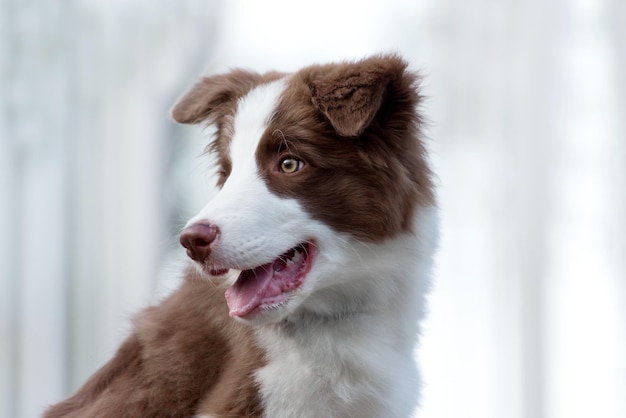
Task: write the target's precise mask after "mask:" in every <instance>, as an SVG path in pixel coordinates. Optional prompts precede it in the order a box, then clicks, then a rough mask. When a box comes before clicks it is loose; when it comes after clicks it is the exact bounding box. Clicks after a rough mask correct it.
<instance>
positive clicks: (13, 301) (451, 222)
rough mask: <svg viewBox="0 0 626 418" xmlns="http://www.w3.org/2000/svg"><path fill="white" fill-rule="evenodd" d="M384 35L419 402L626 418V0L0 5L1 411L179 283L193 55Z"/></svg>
mask: <svg viewBox="0 0 626 418" xmlns="http://www.w3.org/2000/svg"><path fill="white" fill-rule="evenodd" d="M381 51H397V52H400V53H401V54H403V55H404V56H405V57H406V58H407V59H408V60H409V61H410V62H411V65H412V67H413V68H415V69H418V70H420V71H421V72H422V74H424V75H425V81H424V83H423V92H424V94H425V95H426V96H428V98H427V100H426V101H425V103H424V106H423V108H424V111H425V113H426V114H427V116H428V118H429V120H430V124H429V126H428V128H427V130H426V134H427V136H428V138H427V140H428V144H429V147H430V149H431V150H432V158H433V164H434V166H435V168H436V171H437V173H438V176H439V184H440V186H439V190H440V205H441V210H442V241H441V251H440V253H439V255H438V257H437V270H436V277H435V281H436V285H435V288H434V291H433V293H432V295H431V297H430V315H429V318H428V321H427V322H426V324H425V330H424V333H423V339H422V344H421V347H420V350H419V351H418V352H417V353H416V355H417V356H418V358H419V361H420V363H421V367H422V370H423V373H424V380H425V382H424V390H423V396H422V406H421V415H419V416H420V417H421V418H458V417H464V418H503V417H506V418H579V417H580V418H582V417H585V418H588V417H599V418H624V417H626V135H625V128H626V126H625V125H626V122H625V121H626V77H625V74H626V2H624V1H622V0H529V1H521V0H518V1H514V0H509V1H491V0H422V1H409V0H384V1H383V0H377V1H367V2H357V1H328V0H318V1H316V2H294V1H278V0H271V1H270V0H265V1H263V2H255V1H217V0H215V1H206V0H205V1H200V0H150V1H148V0H135V1H131V0H109V1H97V0H61V1H45V0H0V416H1V417H18V418H21V417H35V416H38V415H39V414H40V413H41V411H42V409H43V408H44V407H45V406H46V405H48V404H50V403H52V402H55V401H58V400H60V399H61V398H63V397H65V396H67V395H68V394H69V393H71V392H72V391H74V390H76V388H77V387H78V386H79V385H80V384H81V383H82V382H83V381H84V380H85V379H86V378H87V377H88V376H89V375H90V374H91V373H92V372H94V371H95V370H96V369H97V368H98V367H99V366H101V365H102V364H103V363H104V362H105V361H106V360H107V359H108V358H109V357H110V356H111V354H112V353H113V351H114V350H115V348H116V347H117V345H118V344H119V343H120V341H121V340H122V339H123V338H124V336H125V335H126V334H127V332H128V330H129V328H130V319H131V318H132V315H133V313H135V312H136V311H137V310H138V309H140V308H141V307H142V306H145V305H146V304H149V303H152V302H155V301H157V300H159V298H161V297H163V295H165V294H167V292H168V291H170V289H172V288H173V287H174V286H176V283H177V281H178V279H179V277H178V273H177V267H176V266H177V265H178V264H180V263H181V262H182V261H181V260H183V259H184V255H183V252H182V251H181V249H180V248H179V245H178V243H177V234H178V231H179V230H180V228H181V227H182V225H183V224H184V222H185V221H186V219H187V218H188V217H189V216H191V215H192V214H194V213H195V212H196V211H197V210H198V209H199V208H200V207H201V206H202V205H203V204H204V202H205V200H206V199H207V198H208V197H209V195H210V193H211V187H212V186H211V184H212V180H211V174H212V172H211V168H210V164H209V161H208V160H207V158H206V157H202V156H201V154H202V150H203V148H204V147H205V145H206V143H207V141H208V138H207V135H208V133H207V132H203V131H202V130H201V128H199V127H181V126H176V125H175V124H173V123H172V122H171V121H170V120H169V119H168V110H169V108H170V107H171V105H172V104H173V103H174V102H175V100H176V98H177V97H178V96H179V95H180V94H181V93H182V92H183V91H184V90H185V89H186V88H187V87H188V86H189V85H190V84H191V83H192V82H193V81H194V80H195V78H196V77H197V76H198V75H199V74H201V73H202V72H207V73H215V72H219V71H224V70H226V69H228V68H231V67H244V68H249V69H254V70H258V71H264V70H269V69H279V70H283V71H289V70H295V69H297V68H299V67H301V66H303V65H307V64H310V63H314V62H325V61H331V60H337V59H346V58H350V59H352V58H361V57H363V56H365V55H367V54H370V53H376V52H381Z"/></svg>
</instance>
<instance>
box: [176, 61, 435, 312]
mask: <svg viewBox="0 0 626 418" xmlns="http://www.w3.org/2000/svg"><path fill="white" fill-rule="evenodd" d="M417 81H418V78H417V76H416V75H415V74H414V73H412V72H410V71H408V70H407V65H406V63H405V62H404V61H403V60H401V59H400V58H398V57H397V56H393V55H388V56H375V57H371V58H368V59H365V60H362V61H359V62H351V63H339V64H330V65H323V66H311V67H307V68H304V69H302V70H300V71H298V72H296V73H294V74H280V73H267V74H257V73H252V72H248V71H242V70H235V71H232V72H230V73H227V74H223V75H218V76H213V77H205V78H202V79H201V80H200V81H199V82H198V83H197V84H196V85H195V86H194V87H193V88H192V89H191V90H190V91H189V92H188V93H187V94H186V95H184V96H183V97H182V98H181V99H180V100H179V102H178V103H177V104H176V105H175V107H174V109H173V110H172V116H173V118H174V119H175V120H176V121H178V122H180V123H200V122H207V123H210V124H214V125H215V126H216V135H215V138H214V140H213V142H212V143H211V146H210V149H211V151H212V152H213V153H215V155H216V156H217V161H218V174H219V177H218V187H219V189H220V190H219V192H218V193H217V195H216V196H215V197H214V198H213V200H211V202H210V203H209V204H208V205H207V206H206V207H205V208H204V209H202V210H201V211H200V213H199V214H198V215H197V216H195V217H194V218H193V219H191V220H190V221H189V222H188V224H187V226H186V227H185V229H184V230H183V232H182V234H181V243H182V244H183V246H185V247H186V248H187V253H188V255H189V256H190V257H191V258H192V259H194V260H195V261H196V262H197V263H198V265H199V266H200V267H201V268H202V269H203V271H204V272H205V273H206V274H209V275H213V276H224V278H225V282H227V285H229V286H230V287H228V290H227V291H226V299H227V302H228V306H229V309H230V315H231V316H232V317H236V318H239V319H242V320H245V321H248V322H252V323H257V324H262V323H268V322H276V321H279V320H281V319H283V318H285V317H286V316H288V315H289V314H291V313H294V312H295V311H297V310H299V309H311V310H314V311H315V310H317V311H319V312H318V313H322V314H337V313H341V312H333V310H336V309H337V306H341V305H342V303H344V302H342V301H338V300H335V301H333V300H332V299H333V298H335V299H336V298H339V299H340V298H342V297H343V296H341V295H343V293H342V291H340V290H339V289H342V288H345V287H346V286H353V284H350V282H351V281H354V280H359V277H363V276H368V275H371V274H374V273H372V269H373V268H374V269H376V268H383V267H379V266H374V267H373V266H372V265H371V264H372V263H369V261H370V260H374V259H376V250H375V249H374V247H377V246H389V245H390V243H393V241H394V240H397V239H398V238H399V237H401V236H405V235H410V234H412V233H413V232H414V231H413V229H414V227H415V226H414V224H413V220H414V218H415V216H414V215H415V214H416V212H417V211H418V209H419V208H420V207H428V206H432V205H433V204H434V197H433V188H432V181H431V175H430V171H429V168H428V164H427V162H426V158H425V152H424V147H423V144H422V142H421V140H420V137H419V126H420V117H419V115H418V113H417V110H416V107H417V105H418V104H419V100H420V96H419V94H418V91H417ZM335 290H337V291H336V292H335ZM322 294H323V295H324V297H323V299H324V300H325V302H322V297H321V295H322ZM349 297H350V298H355V297H356V298H358V297H357V296H355V295H352V296H349ZM333 303H334V305H333V306H335V307H334V308H333V307H331V304H333ZM348 305H349V303H348ZM346 306H347V305H346ZM340 310H341V309H340Z"/></svg>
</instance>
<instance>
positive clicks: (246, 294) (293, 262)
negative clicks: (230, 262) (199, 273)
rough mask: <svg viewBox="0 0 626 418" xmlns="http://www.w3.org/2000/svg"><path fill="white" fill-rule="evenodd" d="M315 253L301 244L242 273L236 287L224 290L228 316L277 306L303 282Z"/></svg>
mask: <svg viewBox="0 0 626 418" xmlns="http://www.w3.org/2000/svg"><path fill="white" fill-rule="evenodd" d="M316 252H317V249H316V247H315V245H314V244H312V243H310V242H304V243H301V244H298V245H297V246H295V247H293V248H292V249H290V250H289V251H286V252H285V253H284V254H282V255H280V256H279V257H277V258H276V259H275V260H274V261H272V262H269V263H267V264H263V265H262V266H258V267H255V268H253V269H249V270H242V271H241V273H240V274H239V277H237V281H236V282H235V284H233V285H232V286H231V287H230V288H228V290H226V303H227V304H228V309H229V311H230V312H229V315H230V316H231V317H240V318H243V317H247V316H248V317H249V316H252V315H254V314H256V313H259V312H261V311H267V310H272V309H276V308H278V307H280V306H281V305H282V304H284V303H285V302H286V301H287V300H288V298H289V294H290V293H291V292H293V291H294V290H296V289H298V288H299V287H300V286H301V285H302V283H303V282H304V278H305V277H306V275H307V273H308V272H309V270H310V269H311V266H312V264H313V260H314V258H315V255H316ZM216 273H225V271H216Z"/></svg>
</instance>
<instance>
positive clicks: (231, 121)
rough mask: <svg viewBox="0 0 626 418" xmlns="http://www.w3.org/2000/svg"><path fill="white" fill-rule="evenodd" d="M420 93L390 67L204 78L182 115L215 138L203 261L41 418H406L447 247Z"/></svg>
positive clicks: (202, 231)
mask: <svg viewBox="0 0 626 418" xmlns="http://www.w3.org/2000/svg"><path fill="white" fill-rule="evenodd" d="M417 82H418V77H417V76H416V75H415V74H414V73H412V72H410V71H408V70H407V65H406V63H405V62H404V61H403V60H402V59H400V58H399V57H397V56H394V55H385V56H374V57H371V58H367V59H364V60H362V61H358V62H345V63H338V64H328V65H321V66H320V65H315V66H310V67H307V68H304V69H302V70H300V71H298V72H296V73H294V74H281V73H268V74H257V73H253V72H248V71H243V70H235V71H232V72H230V73H227V74H223V75H218V76H213V77H204V78H202V79H201V80H200V81H199V82H198V83H197V84H196V85H195V86H194V87H193V88H192V89H191V90H190V91H189V92H188V93H187V94H185V95H184V96H183V97H182V98H181V99H180V100H179V102H178V103H177V105H176V106H175V107H174V109H173V111H172V116H173V118H174V119H175V120H176V121H178V122H180V123H200V122H206V123H211V124H215V125H216V127H217V132H216V135H215V138H214V140H213V142H212V143H211V145H210V149H211V151H212V152H213V153H215V155H216V157H217V161H218V186H219V187H220V190H219V192H218V194H217V195H216V197H215V198H214V199H213V200H212V201H211V202H209V204H208V205H207V206H206V207H205V208H204V209H202V210H201V211H200V213H199V214H198V215H197V216H195V217H194V218H193V219H191V220H190V221H189V223H188V224H187V227H186V228H185V230H184V231H183V232H182V235H181V242H182V243H183V245H184V246H185V247H186V248H187V251H188V254H189V255H190V257H191V258H193V260H194V261H193V263H192V264H191V265H190V267H189V268H188V269H187V270H186V272H185V276H184V280H183V282H182V284H181V286H180V288H179V289H178V290H177V291H175V292H174V293H173V294H172V295H171V296H169V297H168V298H167V299H165V300H164V301H162V302H161V303H160V304H158V305H156V306H154V307H151V308H148V309H147V310H145V311H144V312H143V313H141V314H140V315H139V316H138V317H137V318H136V320H135V327H134V330H133V332H132V334H131V335H130V336H129V337H128V339H127V340H126V341H125V342H124V344H123V345H122V346H121V347H120V349H119V350H118V352H117V354H116V355H115V357H114V358H113V359H112V360H111V361H109V363H107V364H106V365H105V366H104V367H103V368H102V369H101V370H99V371H98V372H97V373H96V374H94V375H93V376H92V377H91V379H90V380H89V381H88V382H87V383H86V384H85V385H84V386H83V387H82V388H81V389H80V390H79V391H78V392H77V393H76V394H75V395H73V396H72V397H70V398H68V399H67V400H65V401H63V402H61V403H59V404H57V405H55V406H53V407H51V408H50V409H48V411H47V413H46V415H45V416H46V417H48V418H55V417H85V416H88V417H119V416H133V417H134V416H150V417H161V416H162V417H188V416H193V415H197V416H204V417H226V416H229V417H231V416H245V417H272V418H283V417H284V418H287V417H299V418H300V417H316V418H317V417H364V418H366V417H385V418H388V417H409V416H411V414H412V412H413V410H414V408H415V406H416V404H417V401H418V389H419V374H418V371H417V367H416V365H415V361H414V349H415V345H416V343H417V336H418V333H419V321H420V319H421V318H422V316H423V312H424V309H425V308H424V296H425V294H426V292H427V290H428V287H429V281H430V279H429V277H430V268H431V257H432V254H433V251H434V249H435V246H436V236H437V224H436V223H437V216H436V209H435V197H434V188H433V183H432V178H431V172H430V169H429V167H428V162H427V158H426V154H425V149H424V144H423V142H422V139H421V136H420V130H419V128H420V123H421V120H420V116H419V114H418V113H417V106H418V105H419V102H420V96H419V94H418V90H417ZM225 295H226V297H225Z"/></svg>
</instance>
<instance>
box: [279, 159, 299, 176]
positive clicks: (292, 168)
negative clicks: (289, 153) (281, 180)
mask: <svg viewBox="0 0 626 418" xmlns="http://www.w3.org/2000/svg"><path fill="white" fill-rule="evenodd" d="M301 167H302V161H300V160H298V159H296V158H291V157H289V158H283V159H282V160H280V171H281V172H283V173H286V174H292V173H295V172H296V171H298V170H300V168H301Z"/></svg>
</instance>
